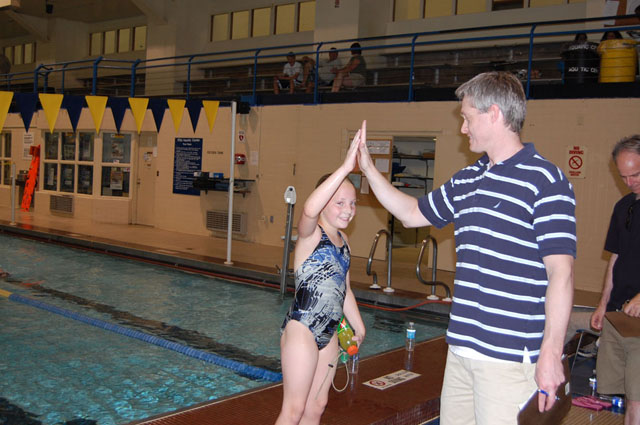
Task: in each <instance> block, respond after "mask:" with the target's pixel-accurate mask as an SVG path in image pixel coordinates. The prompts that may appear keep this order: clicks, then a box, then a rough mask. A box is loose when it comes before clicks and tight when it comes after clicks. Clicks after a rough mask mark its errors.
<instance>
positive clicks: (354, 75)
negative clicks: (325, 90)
mask: <svg viewBox="0 0 640 425" xmlns="http://www.w3.org/2000/svg"><path fill="white" fill-rule="evenodd" d="M366 75H367V63H366V62H365V60H364V58H363V57H362V49H361V48H360V43H353V44H352V45H351V59H349V63H347V65H345V66H344V67H343V68H340V69H338V74H337V75H336V79H335V80H333V87H332V88H331V91H332V92H333V93H335V92H338V91H340V89H341V88H342V87H348V88H356V87H360V86H362V85H364V83H365V80H366V78H365V77H366Z"/></svg>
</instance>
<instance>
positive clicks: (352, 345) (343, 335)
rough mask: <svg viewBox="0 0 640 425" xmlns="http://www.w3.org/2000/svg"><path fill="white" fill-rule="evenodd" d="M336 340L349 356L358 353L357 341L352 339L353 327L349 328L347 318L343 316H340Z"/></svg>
mask: <svg viewBox="0 0 640 425" xmlns="http://www.w3.org/2000/svg"><path fill="white" fill-rule="evenodd" d="M338 340H339V341H340V346H341V347H342V349H343V350H344V351H346V352H347V353H348V354H349V355H350V356H353V355H354V354H357V353H358V343H356V342H355V341H354V340H353V329H351V326H349V322H347V318H346V317H344V316H342V319H341V320H340V324H339V325H338Z"/></svg>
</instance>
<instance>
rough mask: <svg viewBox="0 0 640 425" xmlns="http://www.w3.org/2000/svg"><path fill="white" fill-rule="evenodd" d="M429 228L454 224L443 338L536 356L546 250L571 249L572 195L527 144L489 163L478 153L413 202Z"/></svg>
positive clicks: (490, 352)
mask: <svg viewBox="0 0 640 425" xmlns="http://www.w3.org/2000/svg"><path fill="white" fill-rule="evenodd" d="M418 205H419V207H420V210H421V211H422V214H424V216H425V217H426V218H427V219H428V220H429V221H430V222H431V223H432V224H433V225H434V226H436V227H438V228H440V227H443V226H445V225H446V224H448V223H451V222H454V223H455V240H456V254H457V262H456V278H455V282H454V295H455V296H454V299H453V304H452V307H451V316H450V322H449V329H448V330H447V342H448V343H449V344H451V345H457V346H462V347H469V348H472V349H474V350H476V351H478V352H480V353H482V354H484V355H487V356H490V357H493V358H497V359H503V360H511V361H518V362H522V361H523V358H524V356H525V353H527V355H528V356H529V358H530V359H531V362H536V361H537V358H538V355H539V354H540V345H541V343H542V336H543V331H544V322H545V312H544V303H545V294H546V290H547V284H548V281H547V272H546V269H545V266H544V263H543V262H542V258H543V257H545V256H547V255H554V254H567V255H572V256H573V257H575V255H576V221H575V197H574V194H573V188H572V186H571V183H570V182H569V181H568V180H567V178H566V177H565V176H564V174H563V173H562V171H561V170H560V169H559V168H558V167H556V166H555V165H553V164H552V163H550V162H549V161H547V160H546V159H544V158H542V157H541V156H540V155H539V154H538V153H537V152H536V150H535V148H534V146H533V145H532V144H529V143H527V144H525V145H524V148H523V149H521V150H520V151H519V152H517V153H516V154H515V155H514V156H512V157H511V158H509V159H507V160H506V161H503V162H501V163H498V164H495V165H493V166H492V167H491V168H489V158H488V157H487V155H484V156H483V157H482V158H480V159H479V160H478V161H477V162H476V163H475V164H473V165H471V166H468V167H466V168H463V169H462V170H460V171H459V172H457V173H456V174H455V175H454V176H453V177H452V178H451V180H449V181H448V182H447V183H445V184H444V185H442V186H441V187H439V188H438V189H436V190H434V191H433V192H431V193H429V194H428V195H426V196H424V197H422V198H420V199H419V200H418Z"/></svg>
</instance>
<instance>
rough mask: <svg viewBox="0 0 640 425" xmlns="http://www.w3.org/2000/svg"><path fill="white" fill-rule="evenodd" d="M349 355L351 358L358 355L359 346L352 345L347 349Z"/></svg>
mask: <svg viewBox="0 0 640 425" xmlns="http://www.w3.org/2000/svg"><path fill="white" fill-rule="evenodd" d="M347 353H348V354H349V355H350V356H353V355H354V354H358V346H357V345H352V346H351V347H349V348H347Z"/></svg>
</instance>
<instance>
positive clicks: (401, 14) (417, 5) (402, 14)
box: [393, 0, 423, 21]
mask: <svg viewBox="0 0 640 425" xmlns="http://www.w3.org/2000/svg"><path fill="white" fill-rule="evenodd" d="M422 2H423V0H396V1H395V4H394V6H393V20H394V21H405V20H409V19H421V18H422Z"/></svg>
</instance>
